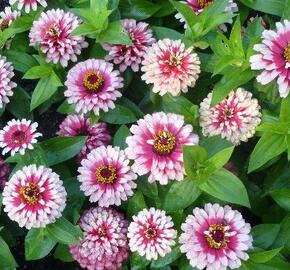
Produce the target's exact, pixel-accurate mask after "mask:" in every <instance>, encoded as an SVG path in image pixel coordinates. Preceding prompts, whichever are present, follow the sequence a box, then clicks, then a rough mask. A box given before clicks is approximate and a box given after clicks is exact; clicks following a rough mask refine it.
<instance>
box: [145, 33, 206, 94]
mask: <svg viewBox="0 0 290 270" xmlns="http://www.w3.org/2000/svg"><path fill="white" fill-rule="evenodd" d="M142 65H143V66H142V68H141V70H142V71H143V72H144V74H143V75H142V77H141V78H142V80H144V81H145V82H146V83H147V84H151V83H152V84H153V89H152V91H153V92H154V93H159V94H160V95H161V96H163V95H164V94H166V93H170V94H172V95H173V96H177V95H179V94H180V92H184V93H187V92H188V87H193V86H194V85H195V82H196V80H197V78H198V74H199V73H200V61H199V58H198V55H197V54H196V53H194V52H193V48H192V47H191V48H188V49H186V48H185V45H184V44H183V43H182V42H181V40H170V39H163V40H159V41H158V42H157V43H154V44H153V45H152V46H151V47H150V48H149V49H148V50H147V53H146V55H145V56H144V60H143V62H142Z"/></svg>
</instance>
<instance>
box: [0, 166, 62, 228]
mask: <svg viewBox="0 0 290 270" xmlns="http://www.w3.org/2000/svg"><path fill="white" fill-rule="evenodd" d="M65 201H66V191H65V189H64V187H63V183H62V181H61V180H60V179H59V176H58V175H57V174H56V173H54V172H52V170H51V169H48V168H45V167H43V166H40V167H37V166H36V165H29V166H25V167H23V168H22V169H21V170H19V171H17V172H16V173H15V174H14V175H13V176H12V177H11V179H10V180H9V181H8V182H7V183H6V185H5V188H4V191H3V205H4V211H5V212H7V214H8V216H9V218H10V219H11V220H14V221H16V222H17V223H18V224H19V226H20V227H26V228H27V229H31V228H39V227H45V226H46V225H47V224H50V223H53V222H55V220H56V219H57V218H59V217H61V215H62V211H63V210H64V208H65V205H66V204H65Z"/></svg>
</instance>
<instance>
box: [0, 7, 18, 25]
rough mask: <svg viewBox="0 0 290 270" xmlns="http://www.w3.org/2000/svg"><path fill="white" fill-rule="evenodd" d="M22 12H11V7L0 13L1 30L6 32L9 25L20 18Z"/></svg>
mask: <svg viewBox="0 0 290 270" xmlns="http://www.w3.org/2000/svg"><path fill="white" fill-rule="evenodd" d="M20 14H21V13H20V11H17V10H14V11H12V10H11V7H6V8H5V9H4V11H1V12H0V28H1V31H4V30H5V29H7V28H8V27H9V25H10V24H11V23H12V22H13V21H15V20H16V18H18V17H19V16H20Z"/></svg>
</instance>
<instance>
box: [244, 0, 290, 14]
mask: <svg viewBox="0 0 290 270" xmlns="http://www.w3.org/2000/svg"><path fill="white" fill-rule="evenodd" d="M240 1H241V2H242V3H243V4H244V5H246V6H248V7H250V8H252V9H255V10H258V11H262V12H265V13H269V14H272V15H276V16H280V17H281V16H282V14H283V11H284V7H285V6H284V5H285V0H267V1H265V0H240Z"/></svg>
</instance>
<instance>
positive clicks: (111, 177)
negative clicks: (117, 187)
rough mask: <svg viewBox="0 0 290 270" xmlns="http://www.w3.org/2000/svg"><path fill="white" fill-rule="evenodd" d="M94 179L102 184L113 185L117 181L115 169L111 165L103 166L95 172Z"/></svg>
mask: <svg viewBox="0 0 290 270" xmlns="http://www.w3.org/2000/svg"><path fill="white" fill-rule="evenodd" d="M96 179H97V181H98V182H100V183H102V184H113V183H114V182H115V181H116V179H117V174H116V169H115V168H114V167H113V166H112V165H103V166H100V167H98V168H97V170H96Z"/></svg>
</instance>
